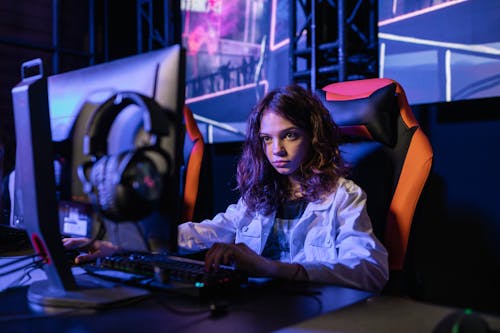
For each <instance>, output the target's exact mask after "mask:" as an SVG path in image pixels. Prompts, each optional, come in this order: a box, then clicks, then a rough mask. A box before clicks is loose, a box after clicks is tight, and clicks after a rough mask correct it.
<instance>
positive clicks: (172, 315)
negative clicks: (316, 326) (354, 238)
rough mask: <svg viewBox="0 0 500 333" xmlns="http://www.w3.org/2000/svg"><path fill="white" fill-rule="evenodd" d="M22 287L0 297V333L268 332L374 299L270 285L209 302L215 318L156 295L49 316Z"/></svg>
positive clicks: (193, 304) (197, 305)
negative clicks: (217, 311) (216, 308)
mask: <svg viewBox="0 0 500 333" xmlns="http://www.w3.org/2000/svg"><path fill="white" fill-rule="evenodd" d="M2 280H3V278H0V284H2ZM27 288H28V286H20V287H17V288H13V289H7V290H3V291H2V292H0V332H9V333H16V332H23V333H25V332H37V333H43V332H47V333H54V332H58V333H63V332H68V333H69V332H71V333H75V332H78V333H86V332H89V333H90V332H92V333H95V332H106V333H112V332H119V333H126V332H139V333H156V332H162V333H165V332H176V333H178V332H221V333H233V332H237V333H246V332H249V333H253V332H271V331H275V330H278V329H280V328H283V327H287V326H291V325H294V324H297V323H299V322H301V321H304V320H307V319H310V318H313V317H315V316H318V315H321V314H325V313H327V312H330V311H336V310H339V309H341V308H344V307H346V306H350V305H352V304H355V303H358V302H363V301H364V300H366V299H368V298H370V297H372V296H373V294H372V293H369V292H365V291H360V290H355V289H351V288H345V287H338V286H328V285H310V284H308V285H305V284H289V283H281V282H278V281H272V282H271V283H265V284H262V285H252V286H249V287H248V288H243V289H240V290H239V291H237V292H236V293H235V294H232V295H229V296H226V297H221V298H220V299H214V303H215V304H218V305H221V306H225V307H226V308H227V311H226V312H225V313H223V314H221V315H218V316H217V315H212V314H211V312H210V311H209V306H210V304H208V303H207V302H205V301H200V300H199V299H197V298H192V297H188V296H185V295H184V296H183V295H177V294H173V293H171V292H169V293H166V292H160V291H158V292H154V293H152V295H151V296H150V297H148V298H147V299H145V300H142V301H140V302H138V303H136V304H133V305H129V306H125V307H121V308H114V309H106V310H101V311H96V312H94V313H91V314H89V313H84V312H78V311H73V312H68V313H66V314H60V315H54V316H50V315H40V314H36V313H34V312H32V311H31V310H30V308H29V306H28V304H27V299H26V292H27Z"/></svg>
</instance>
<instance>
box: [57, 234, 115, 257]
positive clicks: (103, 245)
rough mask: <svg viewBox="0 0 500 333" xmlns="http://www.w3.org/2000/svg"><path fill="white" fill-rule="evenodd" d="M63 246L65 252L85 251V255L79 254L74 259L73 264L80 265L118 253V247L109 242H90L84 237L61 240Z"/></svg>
mask: <svg viewBox="0 0 500 333" xmlns="http://www.w3.org/2000/svg"><path fill="white" fill-rule="evenodd" d="M63 245H64V248H65V249H67V250H74V249H77V250H82V251H87V253H81V254H80V255H78V256H77V257H76V258H75V264H81V263H84V262H89V261H93V260H96V259H97V258H103V257H107V256H111V255H113V254H115V253H117V252H118V251H119V248H118V246H116V245H115V244H113V243H111V242H108V241H102V240H96V241H93V242H90V240H89V239H88V238H84V237H81V238H63Z"/></svg>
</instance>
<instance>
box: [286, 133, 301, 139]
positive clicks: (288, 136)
mask: <svg viewBox="0 0 500 333" xmlns="http://www.w3.org/2000/svg"><path fill="white" fill-rule="evenodd" d="M297 137H298V135H297V133H293V132H289V133H287V134H286V135H285V138H287V139H290V140H295V139H297Z"/></svg>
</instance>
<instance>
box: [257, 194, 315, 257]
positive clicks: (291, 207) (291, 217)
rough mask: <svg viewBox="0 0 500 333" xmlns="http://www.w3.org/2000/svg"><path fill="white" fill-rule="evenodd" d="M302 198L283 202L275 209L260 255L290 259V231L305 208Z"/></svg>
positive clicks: (305, 203) (305, 202)
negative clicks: (274, 215) (269, 231)
mask: <svg viewBox="0 0 500 333" xmlns="http://www.w3.org/2000/svg"><path fill="white" fill-rule="evenodd" d="M306 206H307V201H306V200H304V199H298V200H290V201H286V202H284V203H283V204H282V205H280V206H279V207H278V210H277V211H276V218H275V219H274V224H273V227H272V228H271V233H270V235H269V237H268V239H267V242H266V245H265V246H264V251H262V256H263V257H266V258H269V259H273V260H281V261H290V231H291V230H292V229H293V227H294V226H295V224H296V223H297V221H298V220H299V219H300V217H301V216H302V214H303V213H304V210H305V209H306Z"/></svg>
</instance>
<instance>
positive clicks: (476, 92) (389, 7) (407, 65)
mask: <svg viewBox="0 0 500 333" xmlns="http://www.w3.org/2000/svg"><path fill="white" fill-rule="evenodd" d="M499 12H500V2H499V1H491V0H446V1H413V0H404V1H395V0H379V23H378V26H379V27H378V30H379V35H378V37H379V52H380V55H379V61H380V66H379V68H380V77H387V78H391V79H394V80H396V81H398V82H399V83H401V84H402V85H403V86H404V87H405V90H406V92H407V95H408V96H407V97H408V101H409V102H410V104H428V103H436V102H451V101H458V100H471V99H481V98H490V97H497V96H500V34H498V33H496V32H498V31H500V20H499V19H498V13H499Z"/></svg>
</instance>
